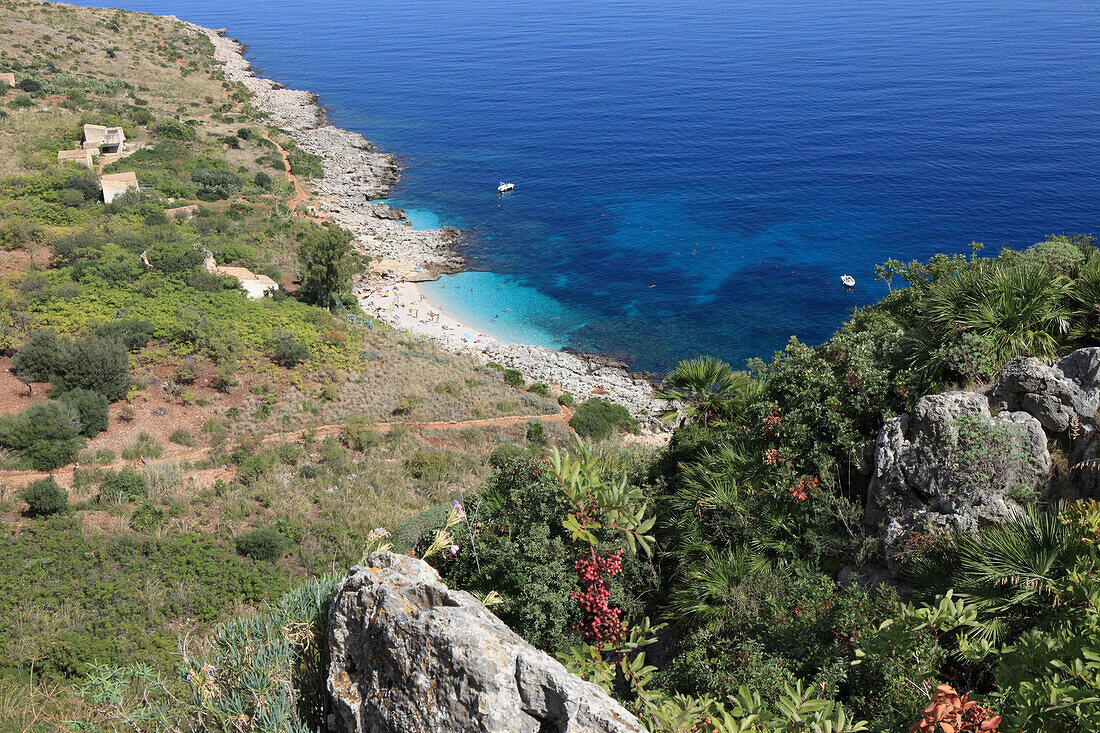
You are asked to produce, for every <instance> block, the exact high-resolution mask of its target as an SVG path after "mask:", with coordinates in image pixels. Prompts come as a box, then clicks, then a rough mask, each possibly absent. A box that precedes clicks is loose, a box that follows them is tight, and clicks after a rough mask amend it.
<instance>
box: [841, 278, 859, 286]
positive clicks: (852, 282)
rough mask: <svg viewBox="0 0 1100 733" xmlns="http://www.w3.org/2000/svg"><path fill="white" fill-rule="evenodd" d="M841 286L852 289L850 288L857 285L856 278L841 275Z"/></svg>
mask: <svg viewBox="0 0 1100 733" xmlns="http://www.w3.org/2000/svg"><path fill="white" fill-rule="evenodd" d="M840 284H841V285H843V286H844V287H846V288H850V287H852V286H853V285H855V284H856V279H855V278H854V277H852V276H851V275H841V276H840Z"/></svg>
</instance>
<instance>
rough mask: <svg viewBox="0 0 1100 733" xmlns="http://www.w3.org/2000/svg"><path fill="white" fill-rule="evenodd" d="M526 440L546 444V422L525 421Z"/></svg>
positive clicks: (536, 443)
mask: <svg viewBox="0 0 1100 733" xmlns="http://www.w3.org/2000/svg"><path fill="white" fill-rule="evenodd" d="M527 442H528V443H533V444H534V445H545V444H546V424H545V423H543V422H542V421H541V420H533V421H532V422H529V423H527Z"/></svg>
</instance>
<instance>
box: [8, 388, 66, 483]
mask: <svg viewBox="0 0 1100 733" xmlns="http://www.w3.org/2000/svg"><path fill="white" fill-rule="evenodd" d="M80 429H81V426H80V420H79V419H78V417H77V415H76V411H75V410H72V409H71V408H70V407H69V406H68V405H64V404H61V403H60V402H53V401H50V402H35V403H34V404H32V405H31V406H30V407H28V408H27V409H26V410H24V411H23V412H20V413H18V414H16V415H4V416H2V417H0V447H4V448H7V449H8V450H11V451H15V452H17V453H19V454H20V455H22V456H23V457H24V458H26V459H27V461H28V462H29V463H30V464H31V467H32V468H34V469H35V470H38V471H52V470H53V469H55V468H61V467H62V466H65V465H68V464H70V463H72V462H73V461H74V460H75V459H76V455H77V453H79V452H80V449H81V448H82V447H83V446H84V439H83V438H82V437H81V435H80Z"/></svg>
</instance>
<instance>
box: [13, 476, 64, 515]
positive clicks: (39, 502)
mask: <svg viewBox="0 0 1100 733" xmlns="http://www.w3.org/2000/svg"><path fill="white" fill-rule="evenodd" d="M19 498H20V499H22V500H23V501H25V502H27V515H28V516H31V517H46V516H49V515H51V514H60V513H62V512H65V511H68V509H69V496H68V494H66V493H65V490H64V489H62V488H61V487H60V486H58V485H57V481H55V480H54V478H53V476H49V477H47V478H44V479H39V480H38V481H32V482H31V483H29V484H27V486H26V487H25V488H24V489H23V490H22V491H20V492H19Z"/></svg>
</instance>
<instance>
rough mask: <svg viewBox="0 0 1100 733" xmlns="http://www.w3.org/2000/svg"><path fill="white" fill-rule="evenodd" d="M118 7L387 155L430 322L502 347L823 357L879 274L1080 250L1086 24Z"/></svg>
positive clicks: (1042, 19) (789, 4)
mask: <svg viewBox="0 0 1100 733" xmlns="http://www.w3.org/2000/svg"><path fill="white" fill-rule="evenodd" d="M91 4H103V5H118V4H119V0H111V2H106V3H91ZM121 4H122V5H123V6H124V7H126V8H128V9H131V10H144V11H149V12H156V13H172V14H176V15H179V16H181V17H184V18H186V19H189V20H192V21H195V22H197V23H200V24H203V25H208V26H214V27H225V28H227V29H228V31H229V34H230V35H231V36H234V37H236V38H238V39H239V40H241V41H242V42H244V43H246V44H247V45H248V46H249V50H248V54H247V55H248V56H249V58H250V59H251V61H252V62H253V64H254V65H255V66H256V67H257V68H258V69H260V70H261V71H262V72H264V73H265V74H267V75H268V76H271V77H273V78H275V79H277V80H279V81H281V82H283V83H284V84H286V85H287V86H290V87H296V88H302V89H310V90H313V91H315V92H317V93H318V94H319V95H320V96H321V99H322V102H323V103H324V104H325V105H326V106H327V107H328V108H329V109H330V110H331V115H330V116H331V119H332V121H333V122H334V123H335V124H338V125H341V126H344V127H348V128H351V129H353V130H356V131H358V132H361V133H363V134H364V135H365V136H366V137H367V138H368V139H370V140H372V141H374V142H375V143H376V144H378V145H379V146H381V147H382V148H384V149H387V150H390V151H393V152H396V153H398V154H399V155H401V156H402V158H403V159H404V161H405V164H406V165H407V170H406V172H405V175H404V177H403V179H402V181H401V184H400V186H399V187H398V188H397V189H396V191H395V192H394V194H393V196H392V198H391V199H390V203H391V204H394V205H397V206H400V207H403V208H407V209H408V210H409V212H410V217H411V218H412V221H413V222H414V224H415V225H416V226H420V227H433V226H437V225H439V224H450V225H452V226H457V227H459V228H461V229H463V230H465V231H466V232H468V233H469V235H470V236H469V241H468V244H467V246H466V248H465V251H464V254H465V256H466V257H467V259H468V262H469V269H470V271H468V272H464V273H462V274H459V275H456V276H452V277H446V278H443V279H442V280H440V281H439V282H437V283H434V284H433V285H432V286H430V288H429V289H430V290H431V292H432V295H431V297H432V298H433V299H435V300H438V301H440V302H442V303H443V304H444V306H445V307H447V308H448V309H449V310H451V311H453V312H457V313H459V314H461V315H463V316H465V317H466V318H468V319H469V320H472V321H474V322H473V323H472V324H471V325H473V326H474V327H477V328H480V329H481V330H487V331H490V332H492V333H495V334H497V335H499V336H502V337H503V338H506V339H509V340H515V341H524V342H532V343H541V344H544V345H549V346H554V347H564V346H568V347H573V348H577V349H581V350H584V351H597V352H604V353H611V354H615V355H618V356H621V357H623V358H625V359H627V360H628V361H629V362H630V363H631V364H632V365H633V366H634V367H635V368H636V369H642V370H652V371H658V372H660V371H664V370H668V369H670V368H671V367H673V366H674V365H675V364H676V362H677V361H678V360H679V359H682V358H685V357H689V356H693V355H697V354H701V353H709V354H714V355H716V356H719V357H721V358H723V359H726V360H728V361H730V362H731V363H734V364H735V365H741V364H743V363H744V361H745V360H746V359H747V358H750V357H753V356H762V357H768V356H770V355H771V353H772V352H773V351H775V350H776V349H780V348H782V347H783V345H784V344H785V343H786V342H787V340H788V339H789V338H790V337H791V336H792V335H794V336H797V337H798V338H799V339H800V340H803V341H806V342H810V343H817V342H821V341H823V340H825V339H827V338H828V337H829V336H830V334H831V333H832V332H833V331H834V330H835V329H836V328H837V327H838V326H839V325H840V324H841V322H842V321H843V320H844V319H845V318H846V317H847V316H848V314H849V313H850V312H851V310H852V308H854V307H856V306H860V305H864V304H867V303H871V302H873V301H874V300H876V299H878V298H879V297H881V296H882V295H883V294H884V293H885V287H884V286H883V285H882V284H881V283H877V282H876V281H875V279H874V267H875V265H876V264H878V263H881V262H883V261H885V260H886V259H888V258H891V257H893V258H897V259H902V260H908V259H913V258H927V257H928V256H930V255H932V254H934V253H936V252H965V251H968V244H969V243H970V242H971V241H972V240H976V241H980V242H983V243H984V244H985V246H986V248H987V250H997V249H999V248H1001V247H1004V246H1014V247H1022V246H1027V245H1028V244H1031V243H1033V242H1035V241H1038V240H1041V239H1042V238H1043V237H1044V236H1045V235H1046V234H1048V233H1054V232H1073V231H1080V232H1093V233H1098V234H1100V34H1098V33H1097V29H1100V3H1096V2H1050V0H1042V1H1041V2H1040V1H1035V0H1012V2H1005V0H967V1H966V2H962V1H960V0H949V1H948V0H804V1H800V0H692V1H691V2H682V1H680V0H671V1H663V2H657V1H655V0H525V1H524V2H484V1H481V2H479V1H478V0H420V1H419V2H411V1H408V0H372V1H371V2H358V1H355V2H353V1H352V0H311V1H310V2H304V3H303V2H293V3H292V2H287V1H286V0H277V1H275V2H252V1H245V0H242V1H238V2H234V1H232V0H189V1H186V2H185V1H184V0H177V1H175V2H173V1H172V0H132V1H126V2H122V3H121ZM501 181H510V182H513V183H515V184H516V189H515V191H514V192H513V193H510V194H507V195H505V196H503V197H498V196H497V194H496V186H497V184H498V183H499V182H501ZM843 273H848V274H851V275H852V276H853V277H855V278H856V287H855V289H854V290H853V291H852V292H845V291H844V290H843V289H842V288H841V287H840V283H839V278H840V275H841V274H843ZM494 316H495V317H494Z"/></svg>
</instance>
